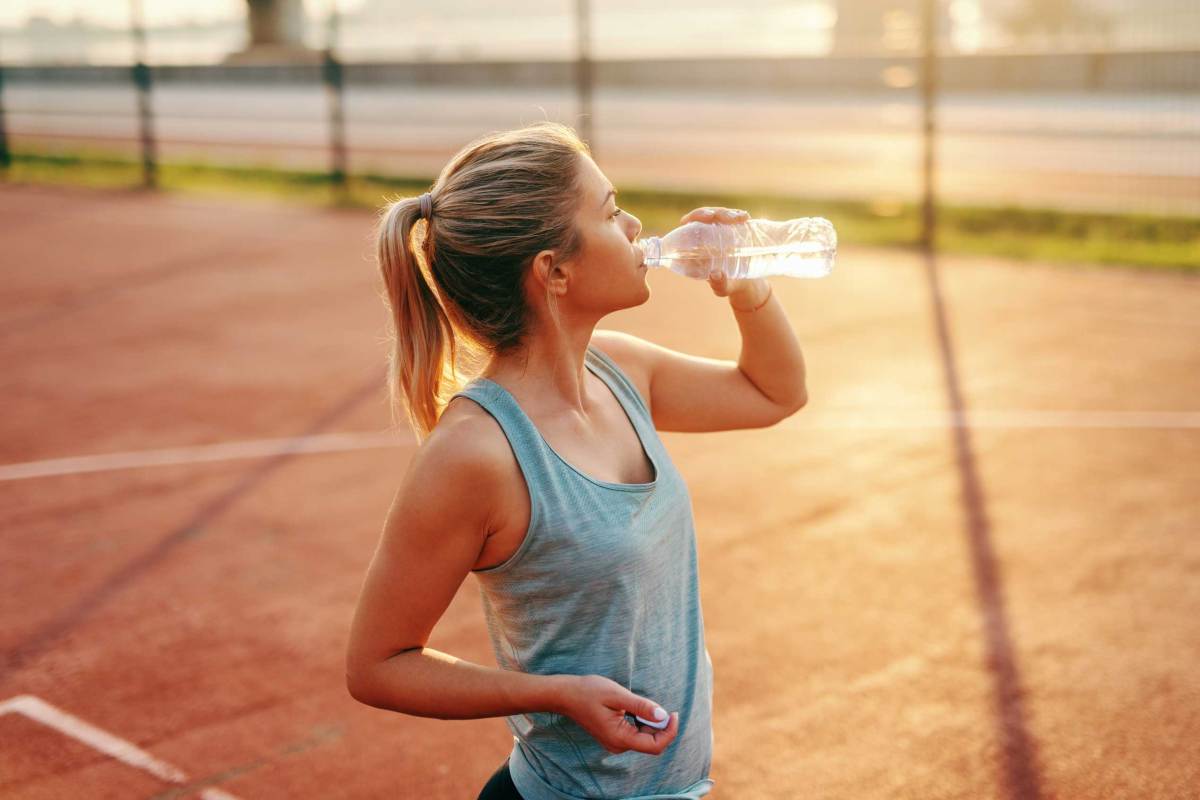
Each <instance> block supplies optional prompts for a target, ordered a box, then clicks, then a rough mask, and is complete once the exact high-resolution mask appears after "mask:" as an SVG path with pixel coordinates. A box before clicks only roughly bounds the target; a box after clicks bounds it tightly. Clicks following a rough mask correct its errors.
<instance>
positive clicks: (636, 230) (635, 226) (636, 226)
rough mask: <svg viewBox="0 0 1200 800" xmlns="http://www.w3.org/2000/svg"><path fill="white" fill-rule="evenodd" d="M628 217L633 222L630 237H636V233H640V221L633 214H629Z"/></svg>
mask: <svg viewBox="0 0 1200 800" xmlns="http://www.w3.org/2000/svg"><path fill="white" fill-rule="evenodd" d="M629 219H630V220H632V224H633V236H632V237H630V238H632V239H636V238H637V237H638V234H640V233H641V232H642V221H641V220H640V219H638V218H637V217H635V216H634V215H633V214H630V215H629Z"/></svg>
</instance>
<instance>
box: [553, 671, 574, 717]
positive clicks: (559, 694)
mask: <svg viewBox="0 0 1200 800" xmlns="http://www.w3.org/2000/svg"><path fill="white" fill-rule="evenodd" d="M577 678H578V676H577V675H548V676H546V694H545V705H546V707H547V708H548V709H549V710H550V711H552V712H553V713H555V714H562V715H563V716H570V714H569V713H568V712H569V710H570V705H571V697H572V696H574V694H575V681H576V679H577Z"/></svg>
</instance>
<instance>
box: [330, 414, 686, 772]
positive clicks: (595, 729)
mask: <svg viewBox="0 0 1200 800" xmlns="http://www.w3.org/2000/svg"><path fill="white" fill-rule="evenodd" d="M481 442H482V443H481ZM486 442H487V437H483V436H479V435H478V431H475V432H474V433H472V431H471V426H470V425H462V426H458V425H451V426H447V427H446V428H444V429H441V430H438V429H435V432H434V433H433V434H432V435H431V436H430V437H429V438H428V439H426V440H425V442H424V443H423V444H422V445H421V446H420V447H419V448H418V449H417V453H416V454H415V455H414V456H413V460H412V464H411V465H410V467H409V469H408V472H407V474H406V475H405V478H404V481H403V482H402V485H401V487H400V489H399V490H398V491H397V493H396V497H395V500H394V501H393V503H392V507H391V509H390V510H389V512H388V515H387V521H386V522H385V524H384V529H383V534H382V536H381V537H380V541H379V544H378V546H377V547H376V549H375V554H374V555H373V556H372V558H371V564H370V566H369V567H368V568H367V577H366V580H365V581H364V582H363V587H362V592H361V594H360V595H359V600H358V607H357V608H356V610H355V614H354V621H353V623H352V625H351V629H350V641H349V644H348V646H347V650H346V688H347V689H348V690H349V691H350V695H351V696H352V697H353V698H354V699H355V700H358V701H359V702H361V703H365V704H366V705H369V706H374V707H376V708H382V709H387V710H391V711H399V712H401V713H403V714H410V715H414V716H420V717H436V718H438V719H478V718H481V717H503V716H515V715H518V714H526V713H530V712H539V711H540V712H553V713H558V714H562V715H564V716H567V717H570V718H571V719H573V720H574V721H575V722H577V723H579V725H580V726H581V727H583V728H584V729H585V730H586V731H587V732H588V733H589V734H591V735H592V736H593V737H594V738H595V739H596V740H597V741H599V742H600V743H601V744H602V745H603V746H604V747H605V749H607V750H608V751H609V752H612V753H623V752H625V751H626V750H637V751H639V752H643V753H651V754H655V755H657V754H659V753H661V752H662V751H663V750H665V749H666V748H667V747H668V746H670V744H671V742H673V741H674V740H675V736H676V735H677V734H678V732H679V713H678V712H674V713H672V714H671V715H670V718H669V725H668V726H667V728H666V729H665V730H661V731H659V730H654V729H653V728H649V727H643V728H639V727H637V726H636V725H634V724H633V723H630V722H629V721H627V720H626V718H625V713H626V712H627V711H628V712H630V713H635V714H640V715H642V716H643V717H645V718H647V719H650V718H653V715H654V710H655V707H656V705H655V703H654V702H653V701H652V700H649V699H648V698H644V697H639V696H637V695H635V694H634V693H633V692H630V691H629V690H628V689H626V688H625V687H623V686H621V685H620V684H619V683H616V682H615V681H613V680H611V679H609V678H608V677H606V676H603V675H539V674H534V673H527V672H521V671H517V670H503V669H493V668H490V667H483V666H480V665H478V664H473V663H471V662H469V661H463V660H462V659H459V658H455V657H454V656H451V655H447V654H446V653H442V652H439V651H437V650H433V649H431V648H428V647H426V646H425V645H426V643H427V642H428V641H429V635H430V633H431V632H432V630H433V626H434V625H435V624H436V623H437V621H438V620H439V619H440V618H441V616H442V614H443V613H445V611H446V608H447V606H449V605H450V601H451V600H453V599H454V595H455V594H456V593H457V592H458V588H459V587H460V586H461V585H462V582H463V581H464V580H465V579H466V576H467V574H468V573H469V572H470V571H471V568H472V567H473V566H474V564H475V562H476V560H477V559H478V558H479V554H480V551H481V550H482V549H483V545H484V542H485V541H486V539H487V536H488V532H489V531H491V530H493V529H494V525H495V522H496V520H495V518H494V515H495V512H496V510H497V509H499V508H501V504H500V498H501V497H502V496H503V493H504V491H505V483H504V475H505V472H504V468H505V462H504V461H503V458H510V457H511V455H510V454H509V453H508V452H507V451H505V452H500V451H499V450H498V449H497V450H496V451H491V452H490V453H489V451H488V447H489V446H490V445H488V444H487V443H486ZM500 446H503V447H505V448H507V447H508V443H507V442H505V441H503V440H501V441H500V442H499V444H498V445H497V448H499V447H500Z"/></svg>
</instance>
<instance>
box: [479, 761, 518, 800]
mask: <svg viewBox="0 0 1200 800" xmlns="http://www.w3.org/2000/svg"><path fill="white" fill-rule="evenodd" d="M476 800H525V799H524V798H523V797H521V793H520V792H518V791H517V787H516V786H515V785H514V784H513V781H512V775H510V774H509V772H508V759H507V758H506V759H504V763H503V764H501V765H500V769H498V770H496V771H495V773H493V774H492V777H490V778H488V782H487V783H486V784H484V786H483V791H481V792H480V793H479V797H478V798H476Z"/></svg>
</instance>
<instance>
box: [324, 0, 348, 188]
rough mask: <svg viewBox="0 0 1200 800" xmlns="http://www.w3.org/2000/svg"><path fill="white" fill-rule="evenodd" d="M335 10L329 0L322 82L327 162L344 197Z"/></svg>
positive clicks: (345, 168) (341, 84)
mask: <svg viewBox="0 0 1200 800" xmlns="http://www.w3.org/2000/svg"><path fill="white" fill-rule="evenodd" d="M337 34H338V10H337V0H330V3H329V23H328V28H327V31H326V41H325V57H324V61H323V62H322V66H321V73H322V76H323V78H324V82H325V92H326V94H327V95H328V97H329V161H330V175H329V177H330V179H331V180H332V181H333V185H334V187H335V189H336V191H337V193H338V196H339V197H340V198H341V199H342V200H345V199H347V196H348V194H349V183H348V179H349V175H348V172H349V170H348V166H347V161H346V115H345V112H344V110H343V109H344V105H343V102H344V93H345V92H344V87H345V76H344V72H343V69H342V62H340V61H338V59H337V56H336V55H334V48H335V47H336V46H337Z"/></svg>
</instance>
